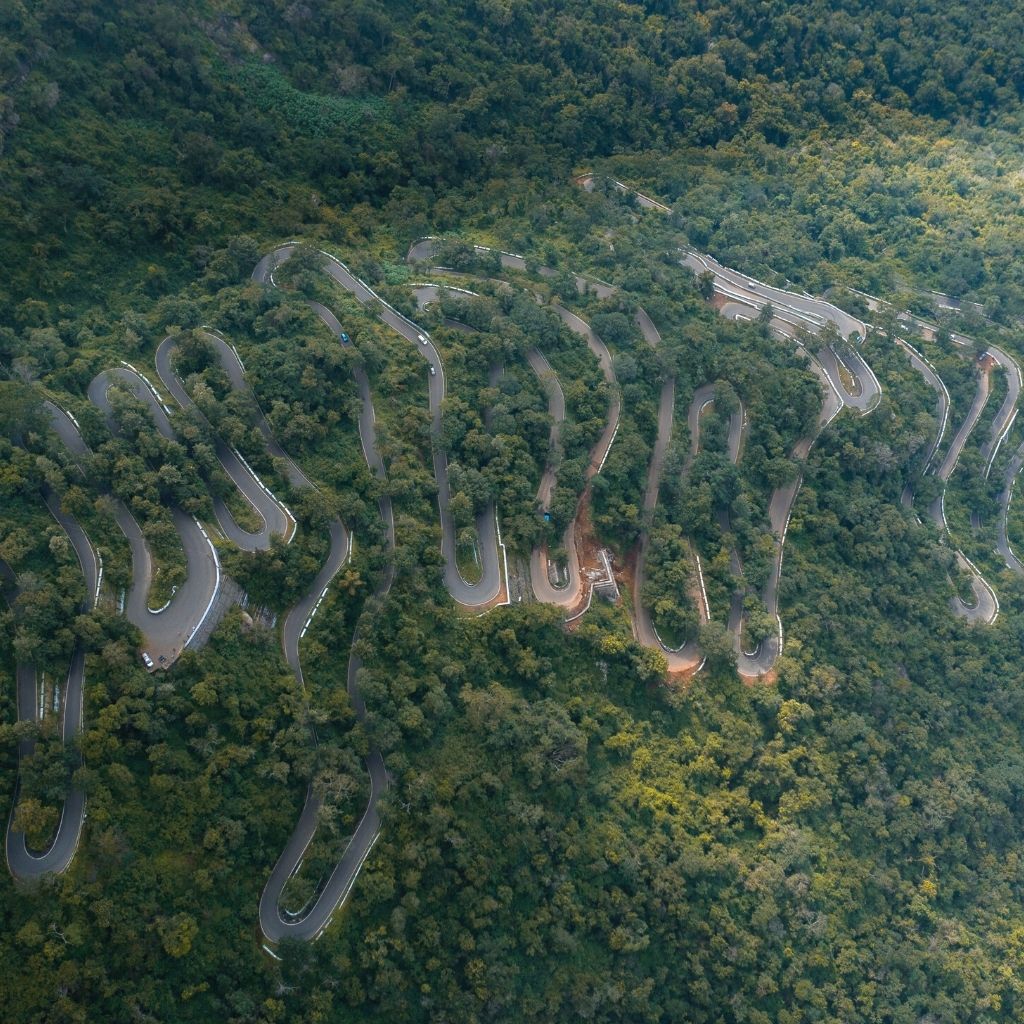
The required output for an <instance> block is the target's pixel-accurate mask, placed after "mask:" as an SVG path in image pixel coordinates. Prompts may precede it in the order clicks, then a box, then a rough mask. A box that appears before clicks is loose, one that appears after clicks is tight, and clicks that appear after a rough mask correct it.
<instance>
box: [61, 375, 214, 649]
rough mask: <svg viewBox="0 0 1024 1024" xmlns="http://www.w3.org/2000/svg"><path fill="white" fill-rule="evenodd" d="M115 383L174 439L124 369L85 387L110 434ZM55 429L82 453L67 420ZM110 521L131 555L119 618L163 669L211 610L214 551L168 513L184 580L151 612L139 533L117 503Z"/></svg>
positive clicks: (196, 530)
mask: <svg viewBox="0 0 1024 1024" xmlns="http://www.w3.org/2000/svg"><path fill="white" fill-rule="evenodd" d="M115 383H123V384H125V385H127V387H128V389H129V390H130V391H131V392H132V394H134V395H135V397H136V398H138V399H139V400H140V401H142V402H143V403H144V404H146V405H148V407H149V410H150V413H151V414H152V416H153V420H154V422H155V423H156V427H157V430H159V432H160V433H161V434H162V435H163V436H164V437H166V438H168V439H170V440H175V439H176V438H175V433H174V428H173V427H172V426H171V421H170V418H169V417H168V415H167V411H166V409H165V408H164V406H163V405H162V403H161V402H160V400H159V399H158V398H157V396H156V395H155V393H154V392H153V391H152V390H151V389H150V386H149V385H148V383H147V382H146V381H145V380H144V379H143V378H142V377H141V376H140V375H139V374H138V373H137V372H136V371H134V370H131V369H128V368H125V367H119V368H116V369H113V370H104V371H102V372H101V373H99V374H97V375H96V377H94V378H93V380H92V382H91V383H90V385H89V391H88V394H89V400H90V401H91V402H92V403H93V405H95V406H96V407H97V408H98V409H99V410H100V412H101V413H103V415H104V418H105V419H106V422H107V426H108V428H109V429H110V430H111V432H112V433H113V432H116V430H117V423H116V419H115V417H114V411H113V409H112V407H111V405H110V400H109V398H108V392H109V390H110V388H111V387H113V386H114V384H115ZM55 426H56V427H57V430H58V433H60V434H61V436H62V437H64V439H65V441H66V442H68V439H69V436H70V435H74V436H75V437H77V445H76V444H75V443H73V442H69V447H70V448H71V449H72V451H74V450H75V448H76V447H79V446H80V448H85V445H84V442H82V440H81V436H80V435H79V434H78V431H77V429H76V428H75V426H74V424H73V423H71V421H70V420H69V419H67V417H61V418H60V419H59V420H58V421H57V422H56V423H55ZM86 450H88V449H86ZM115 517H116V519H117V524H118V526H119V527H120V528H121V531H122V532H123V533H124V535H125V537H126V538H127V539H128V544H129V546H130V547H131V552H132V585H131V588H130V589H129V591H128V596H127V600H126V601H125V608H124V611H125V615H126V616H127V618H128V621H129V622H131V623H132V624H133V625H135V626H137V627H138V628H139V629H141V630H142V632H143V633H144V634H145V637H146V651H147V653H148V654H149V656H150V657H151V658H152V659H153V661H154V662H155V663H156V665H157V667H158V668H168V667H169V666H170V664H171V663H172V662H173V661H174V660H175V659H176V658H177V657H178V655H179V654H181V652H182V651H183V650H184V649H185V648H186V647H187V646H188V645H189V644H190V643H191V642H192V641H193V639H194V638H195V636H196V634H197V633H198V632H199V628H200V626H202V625H203V623H204V622H205V620H206V617H207V615H209V613H210V611H211V609H212V608H213V605H214V601H215V599H216V597H217V593H218V592H219V590H220V584H221V571H220V560H219V558H218V557H217V550H216V548H214V546H213V543H212V542H211V541H210V538H209V536H208V535H207V533H206V530H205V529H203V527H202V525H201V524H200V523H199V520H198V519H195V518H194V517H192V516H189V515H187V514H186V513H185V512H183V511H182V510H181V509H180V508H173V509H171V517H172V520H173V522H174V527H175V529H176V530H177V532H178V536H179V537H180V538H181V546H182V550H183V551H184V553H185V562H186V565H187V575H186V578H185V582H184V583H183V584H182V585H181V586H180V587H179V588H178V590H177V591H176V593H175V594H174V595H173V597H172V598H171V600H170V602H169V603H168V604H166V605H165V606H164V607H163V608H161V609H159V610H153V609H151V608H150V607H149V600H148V598H149V588H150V583H151V581H152V577H153V560H152V557H151V555H150V553H149V547H148V545H147V544H146V541H145V538H144V537H143V534H142V529H141V528H140V527H139V524H138V523H137V522H136V520H135V517H134V516H132V515H131V513H130V512H129V511H128V509H127V508H126V507H125V505H124V504H123V503H121V502H117V503H116V505H115Z"/></svg>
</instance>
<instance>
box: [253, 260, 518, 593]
mask: <svg viewBox="0 0 1024 1024" xmlns="http://www.w3.org/2000/svg"><path fill="white" fill-rule="evenodd" d="M294 251H295V243H288V244H286V245H283V246H280V247H279V248H277V249H275V250H274V251H273V252H271V253H268V254H267V255H266V256H264V257H263V259H261V260H260V262H259V263H258V264H257V265H256V269H255V270H254V271H253V274H252V276H253V279H254V280H256V281H260V282H263V283H271V284H273V271H274V269H275V268H276V267H278V266H279V265H280V264H281V263H283V262H284V261H285V260H287V259H288V258H289V257H290V256H291V254H292V253H293V252H294ZM321 255H322V256H323V257H324V265H323V269H324V271H325V272H326V273H327V274H329V275H330V276H331V277H332V278H333V279H334V280H335V281H336V282H337V283H338V284H340V285H341V286H342V287H343V288H344V289H345V290H346V291H348V292H349V293H350V294H351V295H353V296H354V297H355V299H356V300H357V301H358V302H360V303H361V304H363V305H368V306H370V308H371V309H373V311H374V312H375V313H376V314H377V316H378V317H379V318H380V319H381V320H382V321H383V322H384V323H385V324H387V326H388V327H390V328H391V329H392V330H393V331H395V332H396V333H397V334H400V335H401V336H402V337H403V338H405V339H406V341H408V342H410V343H411V344H412V345H414V346H415V348H416V350H417V351H418V352H419V353H420V354H421V355H422V356H423V358H424V359H426V361H427V364H428V366H429V367H430V368H431V370H432V372H431V373H430V374H429V375H428V377H427V395H428V401H429V407H430V414H431V436H432V437H433V438H435V439H438V438H440V437H441V415H442V403H443V401H444V397H445V394H446V381H445V374H444V364H443V362H442V361H441V356H440V355H439V353H438V351H437V349H436V348H435V347H434V344H433V342H432V341H431V340H430V336H429V335H428V334H427V332H426V331H424V330H423V328H421V327H420V326H419V325H417V324H415V323H414V322H413V321H412V320H410V319H409V318H408V317H405V316H403V315H402V314H401V313H399V312H398V311H397V310H396V309H394V308H393V307H392V306H391V305H389V304H388V303H387V302H385V301H384V300H383V299H381V297H380V296H379V295H377V293H376V292H375V291H374V290H373V289H372V288H370V287H369V285H367V284H366V283H365V282H363V281H361V280H360V279H359V278H358V277H356V276H355V275H354V274H352V272H351V271H350V270H349V269H348V267H346V266H345V264H344V263H342V262H341V260H339V259H338V258H337V257H335V256H332V255H331V254H330V253H326V252H322V251H321ZM311 305H313V304H311ZM313 308H314V309H317V312H318V313H319V312H320V309H322V308H323V307H320V308H319V309H318V308H317V305H314V306H313ZM328 312H329V311H328ZM321 317H322V318H323V319H325V322H328V326H331V327H332V329H333V330H336V332H337V333H340V329H341V328H340V325H338V326H337V328H334V326H333V325H334V324H337V319H336V318H334V317H333V314H331V319H330V320H328V319H327V318H324V317H323V314H321ZM371 408H372V405H371ZM364 414H365V403H364ZM362 427H363V424H362V423H360V432H362ZM433 462H434V478H435V479H436V481H437V491H438V508H439V512H440V519H441V554H442V557H443V559H444V580H445V585H446V587H447V588H448V592H449V593H450V594H451V595H452V598H453V599H454V600H455V601H456V602H457V603H459V604H461V605H463V606H465V607H468V608H479V607H482V606H483V605H488V604H490V603H491V602H493V601H495V600H496V599H497V598H498V597H499V596H500V593H501V589H502V568H501V559H500V557H499V540H498V532H497V516H496V512H495V509H494V506H493V504H491V505H489V506H488V508H486V509H485V510H484V511H482V512H481V513H479V514H478V515H477V517H476V531H477V536H478V538H479V541H480V544H479V552H480V565H481V576H480V581H479V582H478V583H475V584H473V583H467V582H466V580H465V579H463V577H462V574H461V573H460V572H459V568H458V564H457V560H456V531H455V522H454V520H453V519H452V516H451V512H450V510H449V503H450V501H451V487H450V484H449V481H448V457H447V454H446V453H445V451H444V449H443V448H441V447H440V445H438V444H435V445H434V451H433Z"/></svg>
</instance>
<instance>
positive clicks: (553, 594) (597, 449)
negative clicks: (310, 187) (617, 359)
mask: <svg viewBox="0 0 1024 1024" xmlns="http://www.w3.org/2000/svg"><path fill="white" fill-rule="evenodd" d="M438 241H439V239H437V238H432V237H428V238H421V239H420V240H419V241H417V242H415V243H413V245H411V246H410V247H409V251H408V253H407V254H406V260H407V262H410V263H414V262H419V263H423V262H428V261H430V260H431V259H432V258H433V256H434V254H435V252H436V249H437V243H438ZM473 248H474V249H475V250H476V251H477V252H480V253H485V252H487V253H496V254H497V255H498V257H499V260H500V262H501V265H502V266H503V267H505V268H507V269H511V270H520V271H525V270H526V269H527V267H526V258H525V257H524V256H520V255H518V254H517V253H511V252H505V251H504V250H502V249H492V248H490V247H489V246H486V245H474V246H473ZM432 269H433V270H439V271H442V272H448V271H449V268H446V267H433V268H432ZM537 273H538V274H540V275H541V276H542V277H554V276H555V275H556V273H557V271H555V270H553V269H552V268H550V267H538V268H537ZM573 279H574V281H575V283H576V290H577V292H578V293H579V294H581V295H582V294H586V293H587V292H588V291H589V292H593V293H594V294H595V295H596V296H597V297H598V298H608V297H609V296H611V295H613V294H615V292H616V291H617V290H618V289H617V288H616V287H615V286H614V285H610V284H608V283H607V282H605V281H599V280H596V279H595V278H591V277H585V276H583V275H582V274H574V275H573ZM427 287H436V286H427ZM538 301H540V300H539V299H538ZM551 305H552V308H553V309H554V310H555V312H557V313H558V315H559V316H560V317H561V318H562V320H563V322H564V323H565V324H566V325H567V326H568V327H569V329H570V330H572V331H574V332H575V333H577V334H579V335H580V336H581V337H583V338H584V340H585V341H586V342H587V345H588V347H589V348H590V350H591V351H592V352H593V353H594V355H596V356H597V358H598V362H599V363H600V366H601V371H602V373H603V374H604V378H605V380H606V381H607V382H608V383H609V384H610V385H611V386H612V389H613V395H612V402H611V403H610V405H609V409H608V419H607V422H606V424H605V429H604V431H603V432H602V435H601V437H600V438H599V439H598V441H597V443H596V444H595V446H594V448H593V449H592V450H591V455H590V461H589V463H588V465H587V470H586V473H585V479H586V480H587V482H588V483H589V481H590V480H591V479H593V477H594V476H596V475H597V474H598V473H599V472H600V471H601V469H602V468H603V467H604V463H605V460H606V459H607V458H608V452H609V451H610V450H611V446H612V443H613V442H614V440H615V435H616V433H617V432H618V422H619V413H620V409H621V404H620V398H619V392H618V382H617V381H616V379H615V371H614V367H613V364H612V357H611V354H610V353H609V351H608V348H607V346H606V345H605V344H604V342H603V341H602V340H601V339H600V338H599V337H598V336H597V335H596V334H595V333H594V331H593V330H592V329H591V327H590V325H589V324H587V323H586V322H585V321H584V320H583V319H581V318H580V317H579V316H577V315H576V314H575V313H572V312H570V311H569V310H567V309H566V308H565V307H564V306H562V305H560V304H559V303H557V302H552V304H551ZM644 316H645V317H646V314H644ZM647 325H649V328H650V329H652V330H654V332H655V333H657V331H656V329H655V328H654V325H653V324H652V323H650V318H649V317H647ZM644 327H645V325H643V324H641V330H644ZM645 336H646V334H645ZM538 355H539V353H538ZM534 362H535V360H531V365H533V364H534ZM535 369H536V367H535ZM562 417H563V418H564V400H563V407H562ZM551 469H553V467H551V466H550V465H549V467H548V470H551ZM548 470H546V471H545V477H546V478H547V480H548V481H550V482H551V488H552V489H553V486H554V482H553V477H551V476H549V475H548ZM544 487H545V479H542V481H541V492H539V497H540V496H541V495H542V493H543V490H544ZM586 494H587V491H586V489H585V490H584V494H583V495H582V496H581V498H580V505H582V503H583V501H584V498H585V497H586ZM548 496H549V497H550V493H549V495H548ZM579 507H580V506H579V505H578V506H577V515H576V516H574V517H573V519H572V520H571V521H570V523H569V525H568V526H567V527H566V530H565V533H564V535H563V537H562V545H563V547H564V549H565V551H566V555H567V557H568V561H569V565H568V577H569V579H568V582H567V584H566V585H565V586H555V585H554V584H553V583H552V582H551V577H550V574H549V572H550V565H549V558H548V550H547V546H546V545H543V544H541V545H538V546H537V547H535V548H534V549H533V551H532V552H531V555H530V581H531V585H532V587H533V591H534V595H535V596H536V598H537V600H538V601H541V602H543V603H545V604H557V605H560V606H562V607H564V608H571V607H574V606H575V605H576V604H578V602H579V600H580V598H581V597H582V595H583V590H584V585H583V580H582V579H581V576H580V564H579V555H578V552H577V550H576V521H577V518H578V513H579ZM541 508H542V509H544V505H543V502H541Z"/></svg>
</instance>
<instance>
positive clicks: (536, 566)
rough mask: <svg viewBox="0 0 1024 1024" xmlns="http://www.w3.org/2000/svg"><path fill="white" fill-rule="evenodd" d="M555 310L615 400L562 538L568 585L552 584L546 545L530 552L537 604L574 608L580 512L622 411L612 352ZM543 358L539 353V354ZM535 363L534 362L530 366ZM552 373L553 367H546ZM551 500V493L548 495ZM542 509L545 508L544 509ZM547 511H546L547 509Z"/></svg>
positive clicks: (578, 590) (578, 591) (580, 589)
mask: <svg viewBox="0 0 1024 1024" xmlns="http://www.w3.org/2000/svg"><path fill="white" fill-rule="evenodd" d="M552 305H553V308H554V310H555V312H556V313H558V315H559V316H560V317H561V319H562V321H563V322H564V323H565V324H566V326H567V327H568V328H569V329H570V330H571V331H573V332H574V333H576V334H578V335H580V336H581V337H582V338H583V339H584V340H585V341H586V343H587V347H588V348H589V349H590V351H591V352H593V353H594V355H596V356H597V358H598V362H599V363H600V365H601V372H602V373H603V375H604V379H605V381H606V382H607V383H608V384H609V385H611V387H612V400H611V402H610V403H609V405H608V417H607V420H606V421H605V427H604V430H603V431H602V432H601V436H600V437H599V438H598V440H597V443H596V444H595V445H594V447H593V448H592V449H591V451H590V459H589V461H588V463H587V468H586V471H585V472H584V480H585V486H584V490H583V494H582V495H581V496H580V500H579V502H578V503H577V506H576V514H575V515H573V517H572V519H571V520H570V521H569V524H568V526H566V528H565V533H564V534H563V536H562V547H563V548H564V550H565V553H566V557H567V559H568V581H567V583H566V585H565V586H555V584H553V583H552V582H551V576H550V558H549V557H548V548H547V545H545V544H539V545H537V546H536V547H535V548H534V549H533V551H532V552H531V553H530V583H531V585H532V587H533V593H534V596H535V597H536V598H537V600H538V601H541V602H543V603H545V604H556V605H559V606H561V607H563V608H572V607H574V606H575V605H576V604H578V603H579V601H580V598H581V597H582V596H583V593H584V582H583V578H582V575H581V573H580V561H579V553H578V551H577V548H576V523H577V520H578V518H579V510H580V508H581V507H582V505H583V503H584V502H585V501H586V499H587V497H588V496H589V485H590V481H591V480H593V478H594V477H595V476H597V474H598V473H600V472H601V470H602V469H603V468H604V464H605V461H606V460H607V458H608V453H609V451H610V450H611V447H612V442H613V441H614V440H615V435H616V433H617V432H618V429H619V413H620V410H621V403H620V400H619V393H618V382H617V381H616V379H615V370H614V368H613V366H612V357H611V353H610V352H609V351H608V347H607V346H606V345H605V343H604V342H603V341H602V340H601V339H600V338H599V337H598V336H597V335H596V334H595V333H594V331H593V330H592V329H591V327H590V325H589V324H588V323H587V322H586V321H584V320H583V319H581V318H580V317H578V316H577V315H576V314H575V313H571V312H569V310H567V309H565V307H563V306H561V305H559V304H558V303H553V304H552ZM533 351H534V352H536V349H534V350H533ZM537 355H538V356H539V357H540V359H542V360H543V357H542V356H540V353H539V352H537ZM533 362H534V360H533V359H531V364H532V363H533ZM543 362H544V365H545V366H547V361H546V360H543ZM547 369H548V371H550V369H551V368H550V366H547ZM556 386H557V387H558V392H557V397H558V398H559V399H560V400H561V401H560V406H559V405H557V403H556V405H555V407H554V408H555V411H557V412H560V414H561V415H560V417H559V418H558V419H557V420H556V425H557V423H560V422H561V421H562V420H563V419H564V418H565V400H564V397H563V396H562V390H561V386H560V385H557V380H556ZM551 401H552V399H551V397H550V396H549V411H551V410H552V408H553V407H552V404H551ZM549 471H552V472H553V467H552V466H551V465H550V464H549V466H548V468H547V469H546V470H545V476H547V475H548V473H549ZM550 479H551V487H552V489H553V487H554V478H553V476H552V477H551V478H550ZM544 485H545V479H544V478H542V479H541V488H542V489H543V488H544ZM540 497H541V493H540V492H538V498H540ZM548 498H549V499H550V492H549V494H548ZM542 508H543V506H542ZM545 511H546V509H545Z"/></svg>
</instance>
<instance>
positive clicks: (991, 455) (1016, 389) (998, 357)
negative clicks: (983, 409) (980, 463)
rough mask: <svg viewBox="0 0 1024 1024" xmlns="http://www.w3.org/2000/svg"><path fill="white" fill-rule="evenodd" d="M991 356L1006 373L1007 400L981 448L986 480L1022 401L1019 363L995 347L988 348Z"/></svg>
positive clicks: (997, 413)
mask: <svg viewBox="0 0 1024 1024" xmlns="http://www.w3.org/2000/svg"><path fill="white" fill-rule="evenodd" d="M988 355H990V356H991V357H992V358H993V359H994V360H995V361H996V362H997V363H998V364H999V365H1000V366H1001V367H1002V368H1003V370H1004V371H1005V373H1006V398H1004V399H1003V404H1002V405H1001V406H1000V407H999V410H998V412H996V416H995V419H994V420H993V421H992V430H991V432H990V434H989V437H988V439H987V440H986V441H985V443H984V444H983V445H982V446H981V455H982V458H983V459H984V460H985V478H986V479H987V478H988V474H989V471H990V470H991V469H992V463H993V462H994V461H995V457H996V454H997V453H998V451H999V448H1000V446H1001V445H1002V443H1003V441H1004V440H1005V438H1006V435H1007V434H1009V432H1010V428H1011V427H1012V426H1013V421H1014V420H1015V419H1016V418H1017V404H1018V402H1019V401H1020V390H1021V373H1020V366H1019V365H1018V363H1017V361H1016V360H1015V359H1013V358H1011V357H1010V356H1008V355H1007V354H1006V353H1005V352H1004V351H1003V350H1002V349H1001V348H996V347H995V346H994V345H990V346H989V347H988Z"/></svg>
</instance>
